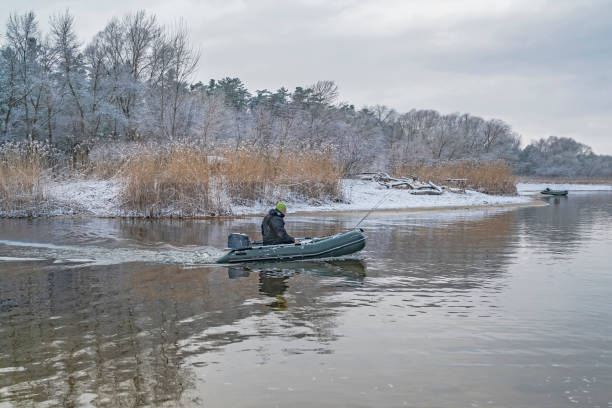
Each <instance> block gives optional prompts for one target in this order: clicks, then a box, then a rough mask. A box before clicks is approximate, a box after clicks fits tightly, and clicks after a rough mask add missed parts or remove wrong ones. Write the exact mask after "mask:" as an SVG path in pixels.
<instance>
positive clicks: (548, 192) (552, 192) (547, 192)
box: [540, 187, 567, 196]
mask: <svg viewBox="0 0 612 408" xmlns="http://www.w3.org/2000/svg"><path fill="white" fill-rule="evenodd" d="M540 194H544V195H553V196H566V195H567V190H551V189H550V188H548V187H546V188H545V189H544V190H542V191H540Z"/></svg>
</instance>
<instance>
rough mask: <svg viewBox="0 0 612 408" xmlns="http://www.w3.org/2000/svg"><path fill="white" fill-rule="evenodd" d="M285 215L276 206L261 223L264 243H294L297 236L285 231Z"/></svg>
mask: <svg viewBox="0 0 612 408" xmlns="http://www.w3.org/2000/svg"><path fill="white" fill-rule="evenodd" d="M283 218H285V216H284V215H283V213H282V212H280V211H278V210H277V209H276V208H273V209H271V210H270V212H269V213H268V215H266V216H265V217H264V219H263V222H262V223H261V235H262V236H263V244H264V245H278V244H293V243H294V242H295V238H293V237H292V236H291V235H289V234H287V231H285V220H283Z"/></svg>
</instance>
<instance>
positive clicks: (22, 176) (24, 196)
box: [0, 143, 49, 216]
mask: <svg viewBox="0 0 612 408" xmlns="http://www.w3.org/2000/svg"><path fill="white" fill-rule="evenodd" d="M47 153H48V152H47V151H46V149H45V146H43V145H39V144H35V143H30V144H11V143H7V144H4V145H2V146H0V212H2V213H5V214H10V215H19V216H31V215H35V214H36V213H37V212H38V210H39V209H40V207H41V206H42V205H44V204H45V203H46V197H45V188H46V181H45V178H44V173H45V170H46V169H47V168H48V167H49V160H48V157H47V156H48V154H47Z"/></svg>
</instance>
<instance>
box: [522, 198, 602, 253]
mask: <svg viewBox="0 0 612 408" xmlns="http://www.w3.org/2000/svg"><path fill="white" fill-rule="evenodd" d="M544 200H546V201H547V202H548V203H549V206H548V207H540V208H534V209H532V211H529V212H523V216H522V217H521V223H520V228H521V230H522V235H523V236H524V237H525V239H526V240H527V242H528V243H529V246H530V247H535V248H538V249H541V250H542V251H545V252H548V253H551V254H555V255H558V256H561V255H564V254H571V253H575V252H576V251H578V249H579V247H580V245H581V242H582V241H583V240H584V238H585V237H586V236H588V235H589V234H591V233H593V232H594V231H597V230H598V228H597V225H604V226H606V227H607V226H609V225H610V221H609V220H610V217H611V216H612V195H610V194H609V193H595V194H588V195H580V194H577V195H572V194H571V193H570V196H569V197H548V198H544Z"/></svg>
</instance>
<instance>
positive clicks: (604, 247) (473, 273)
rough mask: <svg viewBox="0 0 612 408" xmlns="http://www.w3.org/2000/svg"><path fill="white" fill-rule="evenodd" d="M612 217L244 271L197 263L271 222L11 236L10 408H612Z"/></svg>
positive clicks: (393, 238) (392, 242) (4, 271)
mask: <svg viewBox="0 0 612 408" xmlns="http://www.w3.org/2000/svg"><path fill="white" fill-rule="evenodd" d="M611 198H612V195H611V194H607V193H598V194H592V195H586V194H585V195H575V196H571V197H569V198H551V199H550V200H549V203H550V205H549V206H547V207H534V208H522V209H519V210H514V211H507V210H506V211H471V212H463V213H461V212H452V213H444V214H435V213H420V214H402V213H397V214H393V213H381V214H374V215H372V216H371V217H370V218H368V219H367V221H366V223H365V229H366V233H367V237H368V244H367V246H366V248H365V250H364V251H362V252H361V253H360V254H358V255H357V256H353V257H349V258H347V259H339V260H322V261H308V262H288V263H266V264H252V265H233V266H230V267H227V266H217V265H210V264H209V265H204V264H202V262H198V260H200V261H201V260H202V259H204V258H202V256H201V257H200V258H197V259H196V258H194V256H193V252H206V251H209V252H211V254H212V253H214V250H213V248H215V247H216V248H222V247H224V246H225V240H226V237H227V234H228V233H229V232H235V231H244V232H246V233H249V234H250V235H251V236H256V234H257V232H258V228H259V220H258V219H256V218H242V219H235V220H223V221H148V220H114V219H79V218H58V219H38V220H37V219H34V220H0V227H1V230H0V231H1V232H0V407H4V406H5V405H6V406H32V405H40V406H87V405H94V406H106V407H117V406H141V405H148V406H175V405H181V406H274V405H278V406H286V405H291V406H317V405H324V406H347V405H352V406H402V405H408V406H444V407H456V406H539V407H559V406H602V407H608V406H612V396H611V394H610V392H609V390H610V389H612V351H611V350H612V343H611V342H610V339H611V338H612V329H611V328H610V325H609V321H610V320H611V319H612V311H611V310H610V308H609V299H610V297H611V296H612V277H611V276H610V273H609V270H608V269H609V266H608V265H609V253H610V250H612V246H611V244H610V242H611V241H610V239H611V238H612V221H611V220H612V218H611V216H612V200H611ZM357 218H360V217H359V216H358V215H351V214H347V215H343V216H342V217H337V216H334V217H332V216H318V217H315V216H312V217H300V218H298V217H288V223H287V224H288V229H289V230H290V231H291V232H292V233H293V234H295V235H298V236H317V235H326V234H331V233H335V232H338V231H340V230H342V229H343V228H347V227H350V226H351V225H354V223H355V221H356V219H357ZM210 256H212V255H210Z"/></svg>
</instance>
